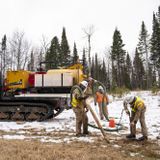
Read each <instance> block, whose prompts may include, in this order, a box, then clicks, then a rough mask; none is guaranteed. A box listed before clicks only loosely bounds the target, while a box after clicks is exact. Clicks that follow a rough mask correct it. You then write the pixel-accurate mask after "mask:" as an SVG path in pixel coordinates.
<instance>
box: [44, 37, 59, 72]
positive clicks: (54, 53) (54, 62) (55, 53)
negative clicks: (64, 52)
mask: <svg viewBox="0 0 160 160" xmlns="http://www.w3.org/2000/svg"><path fill="white" fill-rule="evenodd" d="M59 54H60V45H59V40H58V38H57V37H56V36H55V37H54V38H53V39H52V41H51V45H50V47H49V50H48V51H47V53H46V58H45V59H46V61H47V62H49V63H47V64H46V69H51V68H57V67H58V66H59V63H60V61H59Z"/></svg>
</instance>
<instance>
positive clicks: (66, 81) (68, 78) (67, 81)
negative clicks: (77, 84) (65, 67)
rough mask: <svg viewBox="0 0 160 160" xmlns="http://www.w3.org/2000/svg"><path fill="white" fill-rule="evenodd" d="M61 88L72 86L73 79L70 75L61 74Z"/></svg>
mask: <svg viewBox="0 0 160 160" xmlns="http://www.w3.org/2000/svg"><path fill="white" fill-rule="evenodd" d="M63 86H64V87H68V86H73V77H72V75H71V74H70V73H63Z"/></svg>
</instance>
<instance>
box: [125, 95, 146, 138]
mask: <svg viewBox="0 0 160 160" xmlns="http://www.w3.org/2000/svg"><path fill="white" fill-rule="evenodd" d="M130 107H131V116H130V123H131V122H134V123H135V125H133V126H132V125H131V126H130V132H131V135H136V123H137V121H138V120H140V124H141V129H142V134H143V136H145V137H147V136H148V133H147V127H146V123H145V112H146V106H145V104H144V102H143V101H142V99H140V98H139V97H136V101H135V102H134V103H133V104H131V105H130ZM124 108H125V110H126V111H128V108H127V104H124Z"/></svg>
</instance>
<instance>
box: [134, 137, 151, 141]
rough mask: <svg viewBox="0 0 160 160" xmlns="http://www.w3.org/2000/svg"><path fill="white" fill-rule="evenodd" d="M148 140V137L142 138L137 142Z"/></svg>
mask: <svg viewBox="0 0 160 160" xmlns="http://www.w3.org/2000/svg"><path fill="white" fill-rule="evenodd" d="M147 139H148V137H147V136H142V137H140V138H138V139H137V141H145V140H147Z"/></svg>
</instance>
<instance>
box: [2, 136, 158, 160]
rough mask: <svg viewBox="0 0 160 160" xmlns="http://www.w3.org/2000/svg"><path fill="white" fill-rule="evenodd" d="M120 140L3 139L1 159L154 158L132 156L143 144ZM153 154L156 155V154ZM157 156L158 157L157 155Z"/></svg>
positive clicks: (124, 159) (118, 159)
mask: <svg viewBox="0 0 160 160" xmlns="http://www.w3.org/2000/svg"><path fill="white" fill-rule="evenodd" d="M119 142H120V143H119ZM119 142H118V143H117V142H116V141H115V142H113V143H111V144H107V143H106V142H105V141H103V140H102V139H99V140H97V141H96V142H94V143H85V142H76V141H75V142H72V143H69V144H68V143H59V144H56V143H41V142H38V141H22V140H3V139H1V140H0V146H1V147H0V148H1V149H0V160H97V159H98V160H114V159H115V160H130V159H133V160H141V159H147V158H152V157H151V156H149V155H145V154H144V153H143V155H144V156H146V157H145V158H144V157H141V156H140V155H139V156H135V157H131V156H130V154H129V153H130V152H133V151H144V149H142V147H143V146H142V144H140V145H139V146H138V147H136V148H135V147H133V144H132V143H122V141H119ZM115 144H118V145H119V144H120V145H121V147H120V148H115V147H114V145H115ZM134 145H135V144H134ZM149 146H150V145H149ZM131 148H132V149H131ZM134 148H135V149H134ZM140 149H141V150H140ZM152 154H153V152H152ZM152 156H153V157H154V155H152ZM156 158H158V157H157V156H156Z"/></svg>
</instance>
